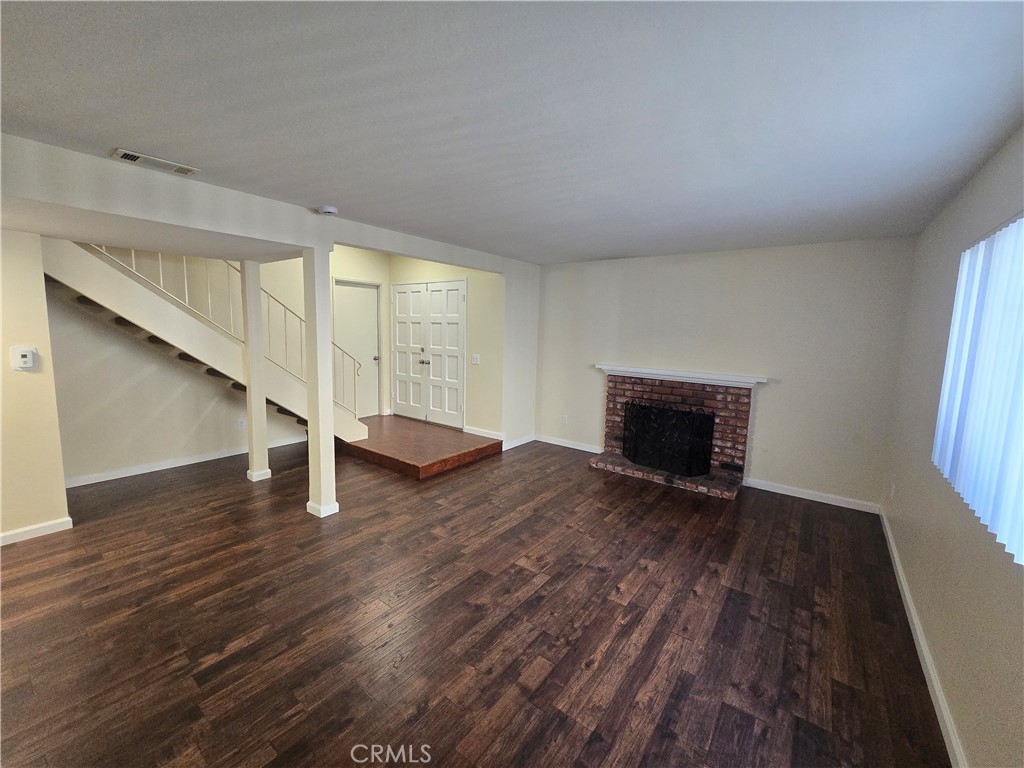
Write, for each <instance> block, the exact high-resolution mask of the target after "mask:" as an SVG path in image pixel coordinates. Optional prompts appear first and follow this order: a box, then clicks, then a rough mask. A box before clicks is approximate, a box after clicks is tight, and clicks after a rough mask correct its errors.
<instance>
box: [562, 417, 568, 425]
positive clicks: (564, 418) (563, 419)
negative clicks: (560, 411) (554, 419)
mask: <svg viewBox="0 0 1024 768" xmlns="http://www.w3.org/2000/svg"><path fill="white" fill-rule="evenodd" d="M568 423H569V417H568V416H566V415H563V416H562V424H568Z"/></svg>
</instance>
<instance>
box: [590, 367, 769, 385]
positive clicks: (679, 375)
mask: <svg viewBox="0 0 1024 768" xmlns="http://www.w3.org/2000/svg"><path fill="white" fill-rule="evenodd" d="M594 367H595V368H600V369H601V370H602V371H604V372H605V373H606V374H608V375H609V376H634V377H636V378H638V379H663V380H666V381H691V382H694V383H695V384H713V385H716V386H719V387H743V388H745V389H753V388H754V385H755V384H765V383H767V381H768V379H766V378H765V377H763V376H739V375H736V374H731V373H702V372H700V371H673V370H670V369H661V368H634V367H631V366H626V365H612V364H611V363H597V365H595V366H594Z"/></svg>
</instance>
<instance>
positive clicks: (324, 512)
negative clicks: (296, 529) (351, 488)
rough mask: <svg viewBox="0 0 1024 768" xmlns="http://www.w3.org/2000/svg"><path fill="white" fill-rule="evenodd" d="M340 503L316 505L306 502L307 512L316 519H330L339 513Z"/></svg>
mask: <svg viewBox="0 0 1024 768" xmlns="http://www.w3.org/2000/svg"><path fill="white" fill-rule="evenodd" d="M338 509H339V507H338V502H336V501H335V502H333V503H332V504H323V505H321V504H316V503H314V502H312V501H307V502H306V511H307V512H309V514H311V515H313V516H315V517H330V516H331V515H333V514H335V513H336V512H337V511H338Z"/></svg>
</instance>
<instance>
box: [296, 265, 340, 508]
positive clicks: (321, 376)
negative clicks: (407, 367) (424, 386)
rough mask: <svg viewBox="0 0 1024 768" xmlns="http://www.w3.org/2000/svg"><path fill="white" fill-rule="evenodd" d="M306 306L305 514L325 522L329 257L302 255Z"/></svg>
mask: <svg viewBox="0 0 1024 768" xmlns="http://www.w3.org/2000/svg"><path fill="white" fill-rule="evenodd" d="M302 278H303V287H304V288H305V301H306V398H307V405H308V409H309V414H308V417H309V418H308V420H309V426H308V429H309V503H308V504H306V511H307V512H309V513H310V514H313V515H316V516H317V517H327V516H328V515H333V514H334V513H335V512H337V511H338V502H337V492H336V489H335V485H334V397H333V391H334V388H333V383H332V380H331V377H332V375H333V373H334V362H333V360H332V359H331V252H330V249H328V248H306V249H304V250H303V251H302Z"/></svg>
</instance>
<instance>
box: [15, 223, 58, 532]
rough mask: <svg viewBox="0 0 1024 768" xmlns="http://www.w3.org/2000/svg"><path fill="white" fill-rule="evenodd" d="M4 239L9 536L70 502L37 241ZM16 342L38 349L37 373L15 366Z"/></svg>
mask: <svg viewBox="0 0 1024 768" xmlns="http://www.w3.org/2000/svg"><path fill="white" fill-rule="evenodd" d="M2 238H3V243H2V248H3V257H2V259H0V300H2V306H0V315H2V320H0V326H2V329H0V338H2V348H3V359H2V360H0V370H2V374H0V390H2V399H3V409H2V425H0V466H2V470H0V471H2V479H3V482H2V485H0V529H2V531H3V533H4V534H9V533H10V532H11V531H16V530H18V529H21V528H25V527H27V526H32V525H39V524H42V523H47V522H51V521H55V520H66V519H67V517H68V505H67V498H66V496H65V494H64V469H63V466H62V463H61V443H60V430H59V427H58V422H57V402H56V395H55V389H54V364H53V354H52V352H51V349H50V329H49V324H48V322H47V316H46V294H45V290H44V284H43V266H42V251H41V245H40V238H39V237H38V236H36V235H26V234H22V233H20V232H6V231H5V232H3V235H2ZM14 345H25V346H32V347H37V348H38V350H39V361H40V365H39V368H38V370H35V371H31V372H15V371H13V370H12V369H11V366H10V361H9V359H8V355H9V350H10V348H11V347H12V346H14Z"/></svg>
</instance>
